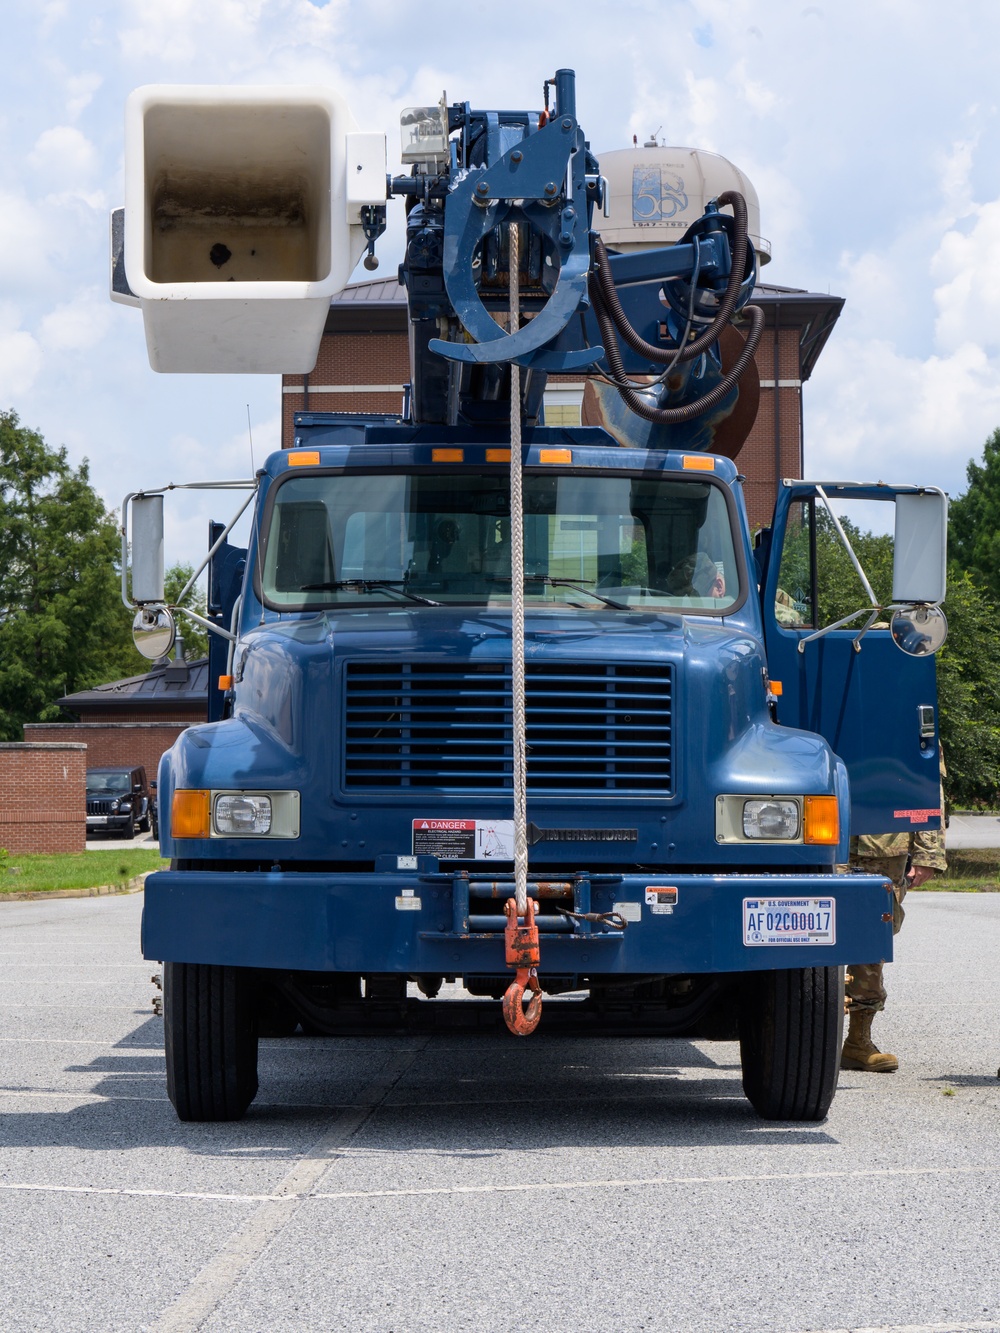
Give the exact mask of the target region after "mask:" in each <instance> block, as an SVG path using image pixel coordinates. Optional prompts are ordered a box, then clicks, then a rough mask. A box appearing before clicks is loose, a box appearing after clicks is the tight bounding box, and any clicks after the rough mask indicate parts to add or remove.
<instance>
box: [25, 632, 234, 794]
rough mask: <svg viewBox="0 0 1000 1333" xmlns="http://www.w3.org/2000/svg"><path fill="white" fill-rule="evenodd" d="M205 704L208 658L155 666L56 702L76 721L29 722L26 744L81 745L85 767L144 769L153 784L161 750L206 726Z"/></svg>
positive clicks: (66, 696)
mask: <svg viewBox="0 0 1000 1333" xmlns="http://www.w3.org/2000/svg"><path fill="white" fill-rule="evenodd" d="M207 699H208V659H207V658H204V659H203V660H201V661H198V662H178V661H171V662H163V663H158V664H157V665H155V666H154V667H153V669H152V670H151V671H147V672H146V673H145V674H144V675H141V676H129V677H128V678H127V679H126V680H114V681H111V682H110V683H109V684H107V685H98V686H96V687H95V688H94V689H92V690H81V691H79V692H78V693H77V694H67V695H65V696H64V697H63V698H62V699H58V700H57V701H56V702H57V703H58V704H59V705H60V706H61V707H62V708H65V709H66V710H67V712H68V713H71V714H75V715H76V717H77V719H78V720H77V721H71V720H67V721H66V722H34V723H28V724H27V725H26V726H25V728H24V739H25V740H26V741H33V742H54V741H58V742H61V743H64V744H65V743H70V742H78V743H83V744H84V745H85V746H86V747H87V748H86V763H85V767H86V768H101V767H104V766H107V765H114V764H127V765H130V766H131V765H134V764H142V766H143V767H144V768H145V770H146V774H147V776H148V777H149V778H150V779H151V780H154V779H155V778H156V770H157V766H158V765H159V762H160V756H161V755H162V754H163V753H164V751H165V750H169V749H170V747H171V745H173V743H174V741H175V740H176V739H177V737H178V736H179V735H180V734H181V732H182V731H183V730H184V728H185V727H188V726H190V725H191V723H192V722H204V721H205V712H206V708H207ZM81 809H82V805H81Z"/></svg>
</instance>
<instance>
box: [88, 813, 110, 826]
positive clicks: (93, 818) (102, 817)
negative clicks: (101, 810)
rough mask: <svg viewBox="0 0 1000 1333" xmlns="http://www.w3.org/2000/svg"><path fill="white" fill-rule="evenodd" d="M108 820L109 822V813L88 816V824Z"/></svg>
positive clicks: (104, 822)
mask: <svg viewBox="0 0 1000 1333" xmlns="http://www.w3.org/2000/svg"><path fill="white" fill-rule="evenodd" d="M107 822H108V817H107V815H88V816H87V823H88V824H106V823H107Z"/></svg>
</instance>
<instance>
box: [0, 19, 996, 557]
mask: <svg viewBox="0 0 1000 1333" xmlns="http://www.w3.org/2000/svg"><path fill="white" fill-rule="evenodd" d="M4 28H5V32H4V45H5V49H6V55H7V59H6V60H5V77H4V80H3V84H2V86H0V165H2V171H0V405H2V406H4V407H13V408H14V409H15V410H16V411H17V412H18V413H19V415H20V417H21V419H22V421H23V422H24V423H25V424H27V425H30V426H32V427H36V428H37V429H39V430H41V431H42V433H43V434H44V435H45V437H46V439H47V440H48V441H49V443H50V444H53V445H65V446H66V448H67V450H68V452H69V454H70V457H71V458H72V459H73V460H74V461H79V460H80V459H82V458H84V457H88V458H89V459H90V463H91V474H92V478H93V480H94V482H95V484H96V485H97V487H98V489H99V490H100V491H101V493H102V495H103V496H104V497H105V499H106V501H107V502H108V504H109V505H111V506H117V505H118V503H119V502H120V500H121V497H122V495H123V494H124V493H125V491H127V490H132V489H135V488H137V487H139V486H140V485H142V484H147V485H148V484H157V483H162V482H165V481H170V480H174V481H181V480H191V479H195V478H206V477H221V476H240V475H246V474H247V473H248V472H249V469H250V455H249V447H248V441H247V407H248V405H249V408H250V415H251V419H252V422H253V431H254V445H255V456H256V461H257V462H258V463H259V462H260V460H261V458H262V457H263V455H264V454H265V453H266V452H267V451H268V450H269V449H270V448H272V447H276V445H277V442H278V423H279V410H280V381H279V379H278V377H277V376H254V377H229V376H195V375H172V376H164V375H157V374H154V372H152V371H151V370H150V369H149V367H148V363H147V360H146V354H145V346H144V341H143V335H142V323H141V319H140V317H139V314H138V312H137V311H134V310H130V309H128V308H126V307H122V306H117V305H112V304H111V303H110V301H109V300H108V296H107V231H108V222H107V218H108V212H109V210H110V209H111V208H112V207H114V206H115V205H117V204H119V203H121V202H122V199H123V183H122V153H123V110H124V103H125V99H126V97H127V95H128V93H129V92H130V91H131V89H132V88H134V87H136V86H138V85H140V84H145V83H202V82H204V83H298V84H303V83H320V84H329V85H332V86H333V87H335V88H336V89H337V90H338V91H340V92H341V94H342V95H343V96H345V97H346V99H347V101H348V103H349V104H350V106H351V108H352V109H353V112H354V115H355V118H356V120H357V121H358V123H359V125H360V126H361V127H362V128H364V129H377V130H384V131H385V132H386V133H387V134H388V136H389V149H390V155H391V154H393V153H394V152H395V151H396V148H397V144H398V134H397V125H398V116H399V112H400V110H401V108H403V107H404V106H407V105H410V104H414V103H421V102H424V101H436V100H437V99H438V98H439V97H440V95H441V92H442V90H446V91H447V94H448V98H449V101H464V100H468V101H471V102H472V103H473V104H474V105H476V106H480V107H490V106H536V105H538V104H539V103H540V101H541V86H542V81H543V79H544V78H546V77H547V76H550V75H551V74H552V73H553V72H554V70H555V69H556V68H559V67H566V66H568V67H571V68H574V69H575V70H576V72H577V99H578V112H579V116H580V120H581V123H582V124H583V126H584V129H585V131H586V132H587V135H588V137H589V139H590V141H591V144H592V146H593V148H594V150H595V151H596V152H597V153H598V155H600V152H601V150H602V149H610V148H617V147H624V146H627V145H628V144H630V143H631V140H632V135H633V134H638V135H639V136H640V139H642V138H645V137H646V136H647V135H649V134H650V133H651V132H654V131H656V130H657V129H660V135H661V139H662V140H665V141H666V142H669V143H673V144H681V145H687V146H692V147H700V148H707V149H710V150H713V151H715V152H719V153H722V154H724V155H725V156H726V157H729V158H730V159H731V160H732V161H733V162H735V163H737V164H738V165H739V166H740V167H741V168H742V169H743V170H744V171H745V172H746V173H747V174H748V175H749V177H750V178H751V180H752V181H753V182H754V185H755V186H756V189H757V192H758V194H759V196H760V205H761V230H762V233H763V235H765V236H766V237H768V238H769V240H770V242H771V246H772V252H773V256H774V258H773V262H772V263H771V265H770V266H769V268H768V269H767V270H766V277H767V278H768V280H770V281H773V282H777V283H780V284H784V285H787V286H791V287H802V288H809V289H811V290H815V291H823V292H826V291H830V292H833V293H835V294H837V295H840V296H844V297H846V298H847V306H846V308H845V311H844V314H843V316H842V317H841V320H840V323H839V325H838V327H837V329H836V331H835V333H834V335H833V338H832V339H831V341H830V343H829V344H828V346H827V349H826V351H825V352H824V354H823V356H822V358H821V360H820V362H819V365H818V368H817V370H816V372H815V374H814V376H813V379H812V380H811V381H810V383H809V384H808V385H807V386H806V390H805V438H806V472H807V474H808V475H810V476H817V477H823V478H831V477H834V476H842V477H847V478H852V479H868V478H883V479H887V480H894V481H920V482H924V483H928V484H935V485H940V486H943V487H945V488H946V489H947V490H949V491H950V492H951V493H952V494H958V493H960V492H961V491H962V490H963V489H964V486H965V466H966V463H967V462H968V460H969V459H970V458H972V457H977V456H978V455H979V454H980V451H981V448H982V443H983V440H984V439H985V437H986V436H987V435H988V434H989V433H990V431H992V430H993V428H994V427H995V426H997V425H1000V262H998V246H1000V120H998V101H997V96H996V91H995V90H996V56H995V53H996V51H997V50H998V49H1000V8H997V7H994V6H990V5H987V4H985V3H982V0H980V3H972V2H971V0H957V3H953V4H952V5H950V6H949V7H947V9H945V10H942V8H941V7H940V6H931V5H930V4H928V3H926V0H908V2H907V3H902V2H898V3H897V2H896V0H865V3H858V2H857V0H838V2H837V3H828V2H827V0H820V2H819V3H802V2H801V0H798V2H797V3H793V2H792V0H768V2H767V3H763V0H676V2H674V0H620V3H617V4H615V5H608V4H606V3H603V2H602V3H597V2H596V0H576V2H575V3H574V4H573V5H572V6H554V5H538V4H537V3H530V4H528V3H523V2H522V0H506V3H504V4H503V5H502V6H492V5H487V4H485V3H481V2H480V0H475V2H474V3H466V4H464V5H460V6H459V5H456V6H447V5H438V6H426V5H416V4H413V3H407V4H404V3H401V2H400V0H366V2H365V3H364V4H361V3H357V2H356V0H329V3H327V4H315V3H311V0H213V3H211V4H205V3H204V0H201V2H200V3H194V0H49V2H48V3H47V2H46V0H7V4H6V5H5V24H4ZM660 127H662V128H660ZM397 203H398V201H397ZM397 211H399V210H397ZM400 237H401V217H397V218H396V219H395V222H394V224H393V226H392V227H391V230H390V233H389V235H388V236H387V237H386V238H385V240H384V241H383V243H382V244H381V245H380V254H381V258H382V269H381V272H382V273H386V272H392V271H393V268H394V266H395V264H396V263H397V262H398V260H399V258H400V253H399V251H400ZM356 276H357V277H359V278H360V277H364V276H366V275H365V273H364V270H359V272H358V274H357V275H356ZM218 507H219V506H218V504H217V503H216V505H214V506H213V508H218ZM208 516H209V510H208V508H206V507H205V506H203V505H202V504H201V503H200V502H199V503H193V502H192V503H190V504H187V503H186V502H177V503H175V504H173V506H172V507H171V509H170V518H169V522H170V528H169V540H170V543H171V545H170V549H169V551H168V558H173V557H183V558H186V559H192V558H194V557H195V556H196V555H197V553H198V551H199V550H200V549H201V548H202V545H203V539H204V530H205V519H206V518H207V517H208ZM219 516H220V517H224V516H225V515H223V514H221V513H220V515H219Z"/></svg>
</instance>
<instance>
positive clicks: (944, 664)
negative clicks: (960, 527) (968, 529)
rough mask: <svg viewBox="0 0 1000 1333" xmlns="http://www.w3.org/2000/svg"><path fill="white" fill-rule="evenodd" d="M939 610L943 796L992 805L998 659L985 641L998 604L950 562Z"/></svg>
mask: <svg viewBox="0 0 1000 1333" xmlns="http://www.w3.org/2000/svg"><path fill="white" fill-rule="evenodd" d="M944 610H945V614H946V615H947V617H948V638H947V641H946V642H945V645H944V647H943V648H942V649H941V651H940V652H939V653H938V662H937V668H938V669H937V680H938V708H939V713H940V719H941V744H942V747H943V749H944V754H945V760H946V762H947V765H948V777H947V779H946V781H945V794H946V796H947V799H948V804H949V806H951V807H958V808H959V809H961V808H967V807H970V806H972V807H975V806H986V807H990V808H993V807H994V806H995V805H996V802H997V793H998V791H1000V660H998V658H997V656H996V654H994V653H992V652H990V651H989V649H988V647H986V646H984V639H985V638H986V636H989V635H992V634H994V633H995V630H996V626H997V625H998V624H1000V605H998V604H997V603H996V602H995V601H994V600H993V598H992V597H991V596H990V595H989V593H987V592H986V591H984V589H983V588H981V587H980V586H979V585H978V583H977V582H976V580H975V579H974V578H973V577H972V575H971V574H970V573H969V572H968V571H967V570H965V571H963V570H959V569H958V568H957V567H956V566H953V567H952V568H951V570H950V572H949V575H948V596H947V599H946V600H945V603H944Z"/></svg>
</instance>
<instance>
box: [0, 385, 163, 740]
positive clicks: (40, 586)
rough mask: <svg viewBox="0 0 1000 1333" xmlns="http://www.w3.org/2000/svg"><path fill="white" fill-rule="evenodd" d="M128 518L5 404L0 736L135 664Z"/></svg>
mask: <svg viewBox="0 0 1000 1333" xmlns="http://www.w3.org/2000/svg"><path fill="white" fill-rule="evenodd" d="M119 551H120V547H119V537H118V527H117V523H116V521H115V518H114V515H113V514H111V513H109V512H108V511H107V510H106V509H105V507H104V503H103V501H102V500H101V498H100V496H99V495H98V494H97V492H96V491H95V490H94V489H93V487H92V486H91V484H90V478H89V471H88V466H87V463H86V461H84V462H83V463H82V464H81V465H80V466H79V467H77V468H74V467H72V466H71V465H70V463H69V461H68V460H67V457H66V450H65V449H51V448H49V446H48V445H46V443H45V441H44V439H43V438H42V436H41V435H40V434H39V433H38V432H37V431H33V430H30V429H28V428H27V427H25V426H22V425H21V424H20V421H19V419H18V416H17V413H16V412H14V411H4V412H0V738H2V739H4V740H20V739H21V738H22V727H23V724H24V723H25V722H35V721H47V720H54V719H56V718H58V717H59V715H60V714H59V709H58V708H57V707H56V704H55V700H56V699H57V698H59V697H60V696H61V695H63V694H67V693H70V692H72V691H74V690H81V689H87V688H89V687H90V686H92V685H97V684H99V683H101V682H103V681H107V680H114V679H115V677H116V676H121V675H126V674H129V673H130V672H132V671H134V670H135V663H136V662H137V661H139V660H141V659H139V658H138V655H137V654H136V653H135V651H134V649H133V648H132V645H131V643H130V641H129V627H128V617H127V614H125V613H124V608H123V607H122V604H121V596H120V584H119V573H118V562H119Z"/></svg>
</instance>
